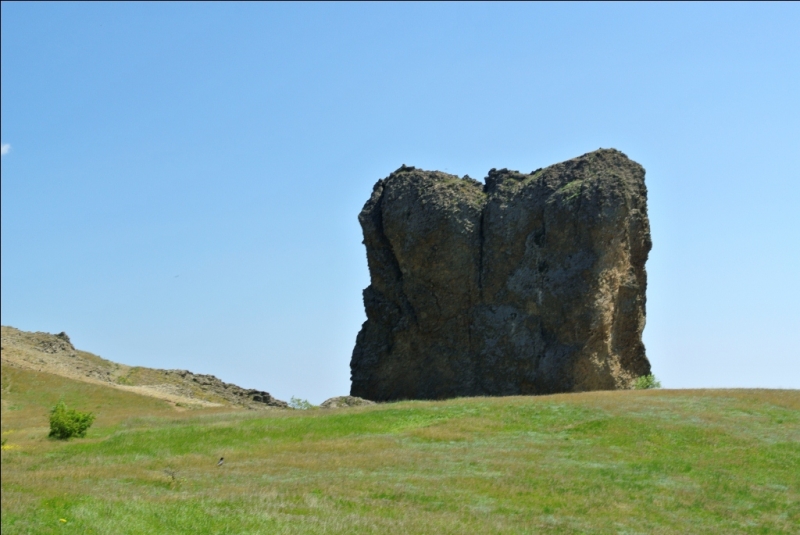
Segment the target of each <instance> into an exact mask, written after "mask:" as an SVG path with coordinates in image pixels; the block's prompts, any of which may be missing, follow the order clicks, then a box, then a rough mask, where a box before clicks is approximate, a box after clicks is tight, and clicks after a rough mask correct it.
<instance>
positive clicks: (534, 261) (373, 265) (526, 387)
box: [350, 149, 651, 401]
mask: <svg viewBox="0 0 800 535" xmlns="http://www.w3.org/2000/svg"><path fill="white" fill-rule="evenodd" d="M359 221H360V223H361V226H362V228H363V231H364V244H365V245H366V248H367V260H368V263H369V270H370V276H371V284H370V286H369V287H367V289H366V290H364V306H365V308H366V312H367V321H366V322H365V323H364V325H363V327H362V328H361V332H359V334H358V338H357V340H356V346H355V349H354V350H353V357H352V361H351V364H350V367H351V372H352V376H351V378H352V387H351V394H352V395H353V396H359V397H362V398H366V399H370V400H375V401H385V400H396V399H442V398H449V397H457V396H479V395H492V396H502V395H516V394H547V393H555V392H579V391H585V390H604V389H620V388H629V387H630V386H631V384H632V382H633V381H634V379H635V378H637V377H639V376H641V375H645V374H648V373H650V363H649V362H648V360H647V357H646V356H645V350H644V345H643V344H642V338H641V335H642V330H643V329H644V324H645V288H646V284H647V282H646V273H645V269H644V265H645V262H646V260H647V255H648V253H649V251H650V248H651V241H650V225H649V221H648V219H647V189H646V188H645V184H644V169H643V168H642V166H640V165H639V164H637V163H635V162H633V161H632V160H630V159H628V158H627V157H626V156H625V155H624V154H622V153H621V152H619V151H616V150H613V149H608V150H602V149H601V150H598V151H596V152H592V153H589V154H585V155H583V156H581V157H579V158H575V159H573V160H569V161H566V162H563V163H559V164H556V165H553V166H551V167H548V168H546V169H539V170H537V171H534V172H533V173H531V174H522V173H519V172H516V171H509V170H507V169H501V170H499V171H498V170H494V169H492V170H491V171H490V172H489V176H488V177H487V178H486V183H485V184H481V183H480V182H478V181H475V180H473V179H471V178H469V177H464V178H459V177H457V176H453V175H448V174H445V173H441V172H438V171H421V170H418V169H415V168H413V167H406V166H403V167H401V168H400V169H398V170H397V171H395V172H394V173H392V174H391V175H389V176H388V177H387V178H385V179H382V180H379V181H378V182H377V184H375V187H374V189H373V192H372V196H371V197H370V199H369V201H367V203H366V205H365V206H364V209H363V210H362V211H361V214H360V215H359Z"/></svg>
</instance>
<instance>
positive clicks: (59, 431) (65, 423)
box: [49, 400, 95, 440]
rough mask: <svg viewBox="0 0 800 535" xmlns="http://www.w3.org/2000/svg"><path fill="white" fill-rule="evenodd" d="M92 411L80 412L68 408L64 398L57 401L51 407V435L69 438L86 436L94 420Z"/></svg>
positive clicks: (63, 438) (62, 438)
mask: <svg viewBox="0 0 800 535" xmlns="http://www.w3.org/2000/svg"><path fill="white" fill-rule="evenodd" d="M94 418H95V416H94V414H92V413H91V412H79V411H76V410H75V409H68V408H67V405H66V403H64V400H60V401H59V402H58V403H56V406H55V407H53V408H52V409H50V435H49V436H51V437H54V438H57V439H60V440H67V439H68V438H71V437H85V436H86V431H87V430H88V429H89V427H90V426H91V425H92V422H94Z"/></svg>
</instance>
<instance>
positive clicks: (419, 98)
mask: <svg viewBox="0 0 800 535" xmlns="http://www.w3.org/2000/svg"><path fill="white" fill-rule="evenodd" d="M798 28H800V4H798V3H781V4H741V3H736V4H717V3H714V4H650V3H648V4H629V3H624V4H595V3H591V4H589V3H581V4H563V3H558V4H540V3H535V4H521V3H512V4H496V3H492V4H480V3H468V4H457V3H444V4H420V3H412V4H384V3H381V4H364V3H353V4H331V3H325V4H311V3H287V4H278V3H264V4H256V3H236V4H233V3H224V4H223V3H172V4H169V3H158V2H157V3H107V4H100V3H18V2H10V3H9V2H4V3H3V4H2V34H1V35H2V146H3V150H2V152H3V156H2V323H3V325H12V326H14V327H17V328H20V329H24V330H30V331H48V332H54V333H55V332H60V331H66V332H67V333H68V334H69V335H70V337H71V338H72V341H73V343H74V344H75V345H76V347H78V348H80V349H85V350H88V351H92V352H94V353H97V354H99V355H101V356H103V357H106V358H109V359H112V360H115V361H118V362H123V363H126V364H132V365H143V366H151V367H159V368H181V369H190V370H192V371H194V372H198V373H212V374H214V375H216V376H218V377H220V378H221V379H223V380H225V381H229V382H234V383H237V384H240V385H242V386H245V387H253V388H259V389H263V390H267V391H268V392H270V393H272V394H273V395H274V396H276V397H278V398H280V399H288V398H289V397H291V396H297V397H301V398H306V399H308V400H310V401H312V402H314V403H319V402H321V401H322V400H324V399H326V398H328V397H331V396H334V395H342V394H347V393H348V392H349V387H350V369H349V362H350V355H351V352H352V349H353V345H354V343H355V338H356V334H357V333H358V330H359V328H360V326H361V323H362V322H363V321H364V319H365V315H364V311H363V306H362V302H361V291H362V290H363V288H364V287H366V286H367V285H368V284H369V273H368V271H367V263H366V255H365V251H364V247H363V245H362V244H361V239H362V237H361V229H360V227H359V225H358V221H357V215H358V212H359V211H360V209H361V207H362V205H363V204H364V202H365V201H366V200H367V198H368V196H369V195H370V192H371V190H372V185H373V184H374V183H375V181H376V180H378V179H379V178H382V177H385V176H386V175H388V174H389V173H390V172H391V171H393V170H394V169H396V168H397V167H399V166H400V165H401V164H403V163H405V164H407V165H414V166H417V167H422V168H424V169H439V170H443V171H447V172H450V173H454V174H459V175H463V174H469V175H470V176H473V177H483V176H485V175H486V173H487V171H488V170H489V169H490V168H492V167H497V168H502V167H507V168H510V169H518V170H521V171H524V172H530V171H532V170H534V169H536V168H539V167H544V166H547V165H550V164H553V163H556V162H559V161H563V160H566V159H569V158H572V157H575V156H579V155H581V154H584V153H586V152H589V151H592V150H596V149H597V148H599V147H604V148H607V147H614V148H617V149H619V150H621V151H623V152H624V153H626V154H627V155H628V156H629V157H631V158H633V159H634V160H636V161H638V162H640V163H641V164H642V165H643V166H644V167H645V169H646V170H647V179H646V180H647V185H648V188H649V208H650V220H651V225H652V235H653V243H654V247H653V251H652V253H651V255H650V260H649V261H648V263H647V271H648V274H649V287H648V293H647V297H648V302H647V327H646V329H645V333H644V339H645V344H646V346H647V353H648V356H649V358H650V361H651V363H652V365H653V370H654V373H655V374H656V376H657V377H658V378H660V379H661V381H662V383H663V384H664V386H665V387H670V388H688V387H770V388H772V387H791V388H800V345H799V342H798V333H800V311H799V308H798V303H799V302H800V165H798V157H799V156H800V31H798Z"/></svg>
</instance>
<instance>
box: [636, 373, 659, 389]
mask: <svg viewBox="0 0 800 535" xmlns="http://www.w3.org/2000/svg"><path fill="white" fill-rule="evenodd" d="M633 388H634V389H636V390H649V389H651V388H661V381H659V380H658V379H656V376H655V375H652V374H650V375H642V376H641V377H639V378H638V379H636V381H635V382H634V383H633Z"/></svg>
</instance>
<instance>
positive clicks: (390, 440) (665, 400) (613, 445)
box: [2, 369, 800, 534]
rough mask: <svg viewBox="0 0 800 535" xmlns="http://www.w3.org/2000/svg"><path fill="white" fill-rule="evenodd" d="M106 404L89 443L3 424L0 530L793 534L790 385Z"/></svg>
mask: <svg viewBox="0 0 800 535" xmlns="http://www.w3.org/2000/svg"><path fill="white" fill-rule="evenodd" d="M22 375H24V374H22V373H21V372H20V373H18V374H17V375H16V376H14V377H11V379H12V380H13V381H16V382H17V383H20V382H24V381H25V380H26V379H25V378H24V377H22ZM3 376H4V385H5V377H6V370H5V369H4V370H3ZM36 380H40V381H41V380H43V379H42V378H38V379H36ZM59 381H62V380H61V379H59ZM63 381H66V380H63ZM61 388H62V389H68V386H62V387H61ZM69 388H72V387H69ZM75 388H77V390H76V391H75V396H77V397H79V396H80V395H79V390H80V388H81V387H80V386H77V387H75ZM93 388H94V387H93ZM98 388H99V387H98ZM106 390H110V389H106ZM120 394H126V395H130V394H127V393H120ZM37 395H41V396H43V395H44V394H37ZM109 395H111V394H109ZM114 395H115V396H116V395H119V394H114ZM26 396H27V397H26ZM86 396H87V397H86V399H94V400H96V401H99V400H100V398H101V397H102V396H101V393H99V392H88V393H87V394H86ZM35 397H36V395H34V394H31V393H30V391H28V393H26V394H23V393H20V392H19V391H16V392H15V391H14V390H13V388H12V390H11V391H10V392H7V391H6V390H5V387H4V390H3V429H4V432H5V431H6V430H7V420H6V416H7V415H13V414H15V413H17V414H18V413H20V412H23V411H26V410H29V408H26V407H28V405H29V404H31V403H33V401H26V399H32V398H35ZM114 399H115V401H110V402H109V412H110V413H112V414H113V416H111V415H108V416H104V410H103V409H102V403H101V404H100V408H98V409H97V413H98V419H97V422H96V424H95V426H94V427H92V428H91V429H90V430H89V433H88V434H87V438H86V439H82V440H77V441H73V442H70V443H60V442H57V441H53V440H48V439H47V438H46V436H45V435H46V421H47V420H46V416H47V415H46V411H41V410H40V412H41V414H40V415H38V416H34V413H35V414H39V413H36V412H35V411H33V412H29V413H28V414H29V418H28V419H27V420H26V421H25V422H23V421H21V420H19V419H17V420H15V421H14V422H11V421H9V423H8V425H9V426H11V425H14V426H17V427H16V428H15V429H13V431H14V432H13V433H11V434H4V435H3V436H4V438H5V437H6V436H8V437H9V443H14V444H16V445H17V446H18V447H17V448H16V449H6V450H4V451H3V460H2V491H3V492H2V526H3V533H4V534H12V533H55V532H56V531H59V532H61V531H71V532H76V533H103V534H105V533H287V534H288V533H319V534H329V533H330V534H333V533H336V534H340V533H342V534H343V533H359V534H360V533H394V532H402V533H454V534H455V533H540V532H547V533H792V532H793V531H795V530H796V528H797V526H798V525H800V393H798V392H796V391H735V390H729V391H724V390H722V391H669V390H666V391H662V390H646V391H626V392H598V393H588V394H578V395H558V396H543V397H510V398H471V399H456V400H450V401H444V402H403V403H393V404H385V405H377V406H369V407H359V408H350V409H337V410H322V409H319V410H313V411H272V412H267V413H264V412H248V411H235V412H221V411H219V410H217V411H210V410H196V411H183V412H176V411H175V409H174V408H171V407H169V406H159V407H154V406H151V407H149V408H148V407H145V408H141V406H140V405H138V404H137V402H136V399H142V398H138V397H136V396H134V397H132V398H126V400H127V401H125V400H123V399H121V398H114ZM42 402H44V400H42ZM68 402H69V400H68ZM125 403H128V405H127V406H126V405H125ZM11 406H16V407H18V409H15V410H11V409H10V408H8V407H11ZM38 406H39V407H41V404H39V405H38ZM114 407H116V408H114ZM126 407H127V409H126ZM37 410H39V409H37ZM126 410H127V411H128V412H127V413H126V412H125V411H126ZM115 411H116V412H115ZM40 430H41V432H40ZM222 456H224V457H225V464H224V465H223V466H221V467H217V466H216V461H217V460H218V459H219V457H222ZM61 518H63V519H65V520H67V522H66V523H62V522H59V519H61Z"/></svg>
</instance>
